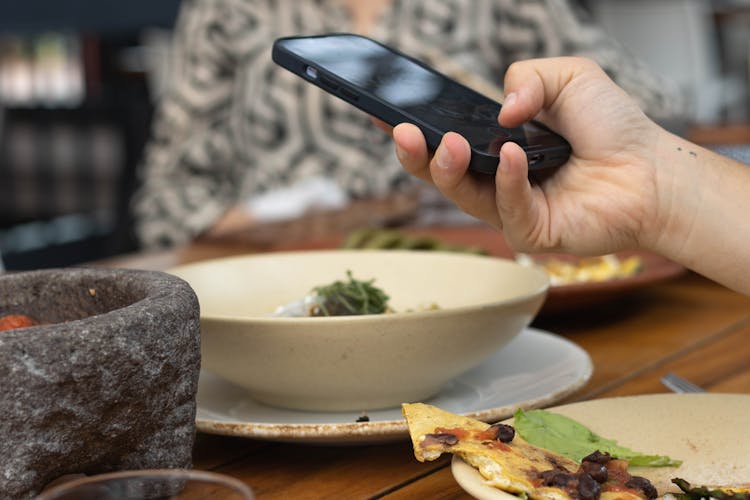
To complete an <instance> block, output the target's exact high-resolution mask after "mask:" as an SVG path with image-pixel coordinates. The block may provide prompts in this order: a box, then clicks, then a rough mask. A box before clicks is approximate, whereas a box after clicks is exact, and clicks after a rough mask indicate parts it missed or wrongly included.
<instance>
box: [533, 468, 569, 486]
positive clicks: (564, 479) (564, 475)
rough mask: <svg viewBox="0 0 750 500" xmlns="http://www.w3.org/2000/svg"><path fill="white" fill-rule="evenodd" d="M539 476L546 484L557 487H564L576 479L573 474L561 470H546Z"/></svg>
mask: <svg viewBox="0 0 750 500" xmlns="http://www.w3.org/2000/svg"><path fill="white" fill-rule="evenodd" d="M539 478H540V479H541V480H542V483H543V484H544V486H555V487H557V488H563V487H565V486H567V485H568V484H569V483H572V482H574V481H575V480H576V477H575V476H574V475H573V474H570V473H568V472H561V471H559V470H546V471H544V472H542V473H540V474H539Z"/></svg>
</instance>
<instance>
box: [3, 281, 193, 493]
mask: <svg viewBox="0 0 750 500" xmlns="http://www.w3.org/2000/svg"><path fill="white" fill-rule="evenodd" d="M11 313H15V314H26V315H29V316H31V317H33V318H35V319H36V320H38V321H40V322H42V323H45V324H43V325H40V326H34V327H30V328H24V329H17V330H9V331H0V497H1V498H19V499H23V498H31V497H33V496H35V495H36V494H37V493H38V492H39V491H40V490H41V489H42V488H43V487H44V486H45V485H46V484H48V483H49V482H50V481H52V480H54V479H56V478H58V477H60V476H62V475H65V474H74V473H83V474H96V473H102V472H109V471H115V470H124V469H146V468H183V467H190V466H191V453H192V446H193V441H194V435H195V411H196V405H195V394H196V391H197V388H198V374H199V370H200V322H199V321H200V318H199V316H200V314H199V306H198V299H197V297H196V296H195V293H194V292H193V290H192V289H191V288H190V286H189V285H188V284H187V283H186V282H184V281H183V280H181V279H179V278H177V277H175V276H172V275H169V274H166V273H159V272H151V271H135V270H109V269H86V268H80V269H77V268H72V269H55V270H42V271H31V272H22V273H9V274H3V275H0V316H2V315H5V314H11Z"/></svg>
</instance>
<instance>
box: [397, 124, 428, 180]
mask: <svg viewBox="0 0 750 500" xmlns="http://www.w3.org/2000/svg"><path fill="white" fill-rule="evenodd" d="M393 140H394V142H395V143H396V157H397V158H398V160H399V161H400V162H401V165H403V167H404V169H405V170H406V171H407V172H409V173H410V174H411V175H413V176H415V177H418V178H420V179H422V180H424V181H427V182H432V177H431V175H430V154H429V151H428V150H427V142H426V141H425V139H424V135H422V131H421V130H419V128H418V127H417V126H416V125H413V124H411V123H401V124H399V125H396V126H395V127H394V128H393Z"/></svg>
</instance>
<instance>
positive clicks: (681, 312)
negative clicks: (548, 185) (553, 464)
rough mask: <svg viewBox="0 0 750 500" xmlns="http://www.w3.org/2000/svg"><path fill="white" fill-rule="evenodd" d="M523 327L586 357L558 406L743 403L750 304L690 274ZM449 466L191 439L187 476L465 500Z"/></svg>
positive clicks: (389, 452) (142, 262)
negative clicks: (582, 371)
mask: <svg viewBox="0 0 750 500" xmlns="http://www.w3.org/2000/svg"><path fill="white" fill-rule="evenodd" d="M246 251H248V248H247V247H246V246H243V245H240V244H237V245H232V244H230V243H227V242H223V243H208V242H202V243H195V244H193V245H191V246H189V247H185V248H181V249H177V250H173V251H169V252H163V253H159V254H150V255H146V254H144V255H134V256H127V257H125V258H120V259H116V260H111V261H108V262H106V263H105V264H106V265H109V266H118V267H137V268H149V269H166V268H168V267H170V266H172V265H176V264H179V263H184V262H189V261H195V260H200V259H205V258H212V257H218V256H221V255H229V254H238V253H242V252H246ZM533 326H536V327H538V328H541V329H545V330H549V331H552V332H555V333H558V334H560V335H563V336H565V337H566V338H568V339H569V340H571V341H573V342H575V343H577V344H578V345H580V346H581V347H583V348H584V349H585V350H586V351H588V353H589V355H590V356H591V358H592V361H593V364H594V373H593V376H592V378H591V379H590V381H589V382H588V384H587V385H585V386H584V387H583V388H582V389H581V390H579V391H578V392H576V393H575V394H574V395H572V396H571V397H569V398H567V399H566V400H565V401H562V402H572V401H580V400H586V399H593V398H604V397H612V396H624V395H634V394H647V393H665V392H668V391H667V390H666V389H665V388H664V387H663V386H662V385H661V384H660V382H659V379H660V377H661V376H662V375H663V374H664V373H666V372H668V371H674V372H677V373H678V374H681V375H683V376H685V377H687V378H689V379H691V380H692V381H694V382H696V383H698V384H700V385H702V386H704V387H706V388H707V390H709V391H712V392H727V393H729V392H731V393H746V394H750V345H749V344H748V339H750V298H748V297H745V296H743V295H740V294H738V293H735V292H732V291H730V290H727V289H726V288H724V287H722V286H719V285H717V284H715V283H713V282H711V281H709V280H707V279H705V278H702V277H700V276H697V275H695V274H692V273H686V274H685V275H683V276H681V277H679V278H675V279H673V280H670V281H667V282H663V283H659V284H654V285H652V286H649V287H647V288H643V289H640V290H638V291H637V292H634V293H632V294H630V295H628V296H626V297H624V298H622V299H618V300H617V301H615V302H614V303H610V304H608V305H607V306H599V307H597V308H595V310H593V311H586V312H585V313H579V314H575V315H570V316H564V317H549V318H545V317H542V318H539V319H537V320H536V321H535V323H534V324H533ZM449 463H450V457H443V458H442V459H439V460H437V461H436V462H432V463H429V464H422V463H419V462H417V461H416V460H415V459H414V457H413V454H412V450H411V444H410V443H409V442H407V441H406V440H405V441H403V442H396V443H392V444H385V445H377V446H375V445H373V446H345V447H324V446H311V445H295V444H279V443H272V442H262V441H254V440H248V439H242V438H234V437H224V436H214V435H207V434H199V435H198V436H197V438H196V444H195V451H194V466H195V468H197V469H204V470H211V471H216V472H220V473H224V474H228V475H231V476H234V477H237V478H239V479H241V480H242V481H244V482H246V483H247V484H248V485H250V486H251V487H252V489H253V490H254V492H255V494H256V496H257V498H259V499H261V500H263V499H274V498H283V499H292V498H293V499H300V498H315V499H317V498H347V499H348V498H388V499H400V498H419V499H422V498H469V497H468V495H467V494H466V493H464V491H463V490H462V489H461V488H460V487H459V486H458V484H457V483H456V482H455V481H454V479H453V477H452V475H451V472H450V467H449Z"/></svg>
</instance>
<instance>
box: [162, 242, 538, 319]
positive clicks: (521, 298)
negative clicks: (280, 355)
mask: <svg viewBox="0 0 750 500" xmlns="http://www.w3.org/2000/svg"><path fill="white" fill-rule="evenodd" d="M333 254H357V255H359V254H362V255H364V254H370V255H375V254H383V255H386V256H397V255H415V254H418V255H422V256H424V255H435V256H438V255H439V256H441V257H451V258H456V259H476V260H484V261H486V262H502V265H504V266H508V267H515V268H517V269H520V270H522V271H524V272H528V273H529V274H530V275H536V276H537V277H538V278H540V283H541V284H540V285H539V286H538V287H535V288H533V289H532V290H530V291H529V292H527V293H524V294H520V295H517V296H514V297H511V298H508V299H503V300H493V301H489V302H483V303H480V304H473V305H465V306H458V307H447V308H440V309H430V310H424V311H396V312H393V313H387V314H361V315H353V316H319V317H284V316H236V315H233V316H227V315H225V314H205V313H204V311H203V308H201V314H200V317H201V320H202V321H203V320H208V321H221V322H225V323H247V322H253V323H255V324H259V325H265V324H284V325H292V324H295V323H304V324H305V325H309V324H310V322H315V323H316V324H322V323H328V322H332V323H341V322H367V321H372V320H373V319H375V318H377V320H378V321H383V319H387V320H396V319H402V318H410V319H411V318H413V319H415V320H418V319H423V318H425V317H430V318H439V317H442V316H445V315H449V314H457V313H459V314H460V313H465V312H470V311H478V310H482V309H491V308H494V307H497V306H500V305H513V304H517V303H520V302H526V301H528V300H531V299H533V298H535V297H537V296H540V295H541V296H543V297H544V296H545V295H546V294H547V293H548V292H549V290H550V279H549V275H548V274H547V273H545V272H544V271H543V270H541V269H538V268H536V267H530V266H523V265H521V264H519V263H517V262H516V261H515V260H514V259H509V258H504V257H497V256H493V255H476V254H468V253H459V252H439V251H435V250H387V249H361V250H350V249H325V250H301V251H299V250H298V251H284V252H266V253H249V254H242V255H234V256H229V257H219V258H216V259H206V260H201V261H196V262H191V263H187V264H183V265H180V266H175V267H172V268H170V269H167V270H166V272H167V273H169V274H172V275H174V276H177V277H179V278H181V279H183V280H185V281H187V282H188V283H189V280H188V279H187V278H186V277H183V276H182V275H181V274H179V271H181V270H183V269H192V268H197V267H203V266H209V265H211V264H216V263H219V262H231V261H245V260H254V259H258V260H260V259H270V258H274V257H277V258H278V257H281V258H295V257H301V256H310V255H333ZM191 286H192V285H191ZM198 293H199V292H198V291H197V290H196V294H198ZM543 300H544V299H543ZM540 307H541V304H540Z"/></svg>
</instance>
